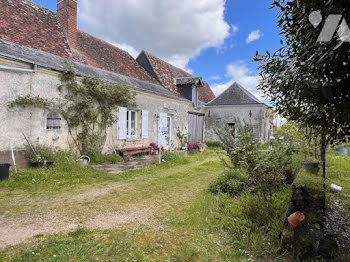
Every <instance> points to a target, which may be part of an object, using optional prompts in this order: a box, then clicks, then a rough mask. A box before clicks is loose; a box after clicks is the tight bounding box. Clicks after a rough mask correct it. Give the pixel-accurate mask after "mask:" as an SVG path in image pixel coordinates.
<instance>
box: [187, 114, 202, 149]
mask: <svg viewBox="0 0 350 262" xmlns="http://www.w3.org/2000/svg"><path fill="white" fill-rule="evenodd" d="M203 125H204V116H203V115H199V114H192V113H189V114H188V142H189V143H196V142H203Z"/></svg>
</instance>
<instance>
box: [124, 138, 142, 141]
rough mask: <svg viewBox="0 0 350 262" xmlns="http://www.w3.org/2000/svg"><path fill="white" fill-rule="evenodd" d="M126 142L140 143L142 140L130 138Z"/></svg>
mask: <svg viewBox="0 0 350 262" xmlns="http://www.w3.org/2000/svg"><path fill="white" fill-rule="evenodd" d="M125 141H126V142H139V141H142V139H141V138H128V139H125Z"/></svg>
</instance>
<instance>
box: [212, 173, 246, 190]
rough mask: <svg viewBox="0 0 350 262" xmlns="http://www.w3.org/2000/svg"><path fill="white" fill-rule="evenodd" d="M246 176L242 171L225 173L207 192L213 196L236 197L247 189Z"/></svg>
mask: <svg viewBox="0 0 350 262" xmlns="http://www.w3.org/2000/svg"><path fill="white" fill-rule="evenodd" d="M247 182H248V175H247V173H246V172H245V171H244V170H242V169H232V170H228V171H226V172H225V173H224V174H222V175H221V176H220V177H218V178H217V179H216V180H214V181H213V182H212V183H211V184H210V185H209V191H210V192H211V193H213V194H229V195H231V196H235V195H238V194H239V193H241V192H242V191H243V190H244V189H246V188H247V186H246V185H247Z"/></svg>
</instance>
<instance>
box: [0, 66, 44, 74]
mask: <svg viewBox="0 0 350 262" xmlns="http://www.w3.org/2000/svg"><path fill="white" fill-rule="evenodd" d="M0 70H6V71H14V72H22V73H36V72H37V71H38V66H37V65H33V69H26V68H19V67H12V66H3V65H0Z"/></svg>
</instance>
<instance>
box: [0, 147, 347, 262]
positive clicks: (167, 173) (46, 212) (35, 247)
mask: <svg viewBox="0 0 350 262" xmlns="http://www.w3.org/2000/svg"><path fill="white" fill-rule="evenodd" d="M349 160H350V158H349V157H346V156H338V155H336V154H333V153H329V154H328V180H327V183H328V184H330V183H335V184H338V185H340V186H343V191H342V192H341V193H340V194H338V196H339V197H340V198H341V199H342V200H343V202H344V203H345V205H346V207H347V208H348V210H349V211H350V200H349V195H350V175H349V173H350V171H349V170H350V161H349ZM222 172H223V167H222V163H221V161H220V159H219V157H218V155H217V152H216V151H209V152H205V153H202V154H195V155H192V156H189V157H187V158H184V157H179V158H175V159H173V161H170V162H167V163H163V164H161V165H156V166H153V167H151V168H147V169H141V170H129V171H126V172H124V173H122V174H119V175H111V174H107V173H105V172H103V171H97V170H95V169H93V168H82V167H80V166H77V165H75V164H73V163H68V162H67V163H64V161H63V163H62V164H60V165H58V166H56V167H54V168H52V169H47V170H45V169H39V170H22V171H21V172H19V173H18V174H14V173H12V174H11V179H10V180H8V181H6V182H2V183H0V199H1V200H2V201H1V205H0V261H249V260H250V261H291V254H290V252H289V251H286V250H284V249H283V248H282V247H281V244H280V242H279V239H278V234H279V232H280V230H281V227H282V223H283V218H284V214H285V211H286V207H287V202H288V199H289V194H290V187H289V186H285V187H283V188H282V189H280V190H278V191H276V192H275V196H274V203H273V204H272V205H270V206H268V205H267V206H266V205H262V203H261V201H260V200H259V199H258V198H257V197H256V196H255V195H254V193H252V192H251V191H249V190H246V191H245V192H243V193H242V194H240V195H239V196H237V197H229V196H228V195H219V196H215V195H213V194H211V193H209V192H208V186H209V184H210V183H211V182H212V181H213V180H214V179H216V178H217V177H218V176H219V175H220V174H221V173H222Z"/></svg>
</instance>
